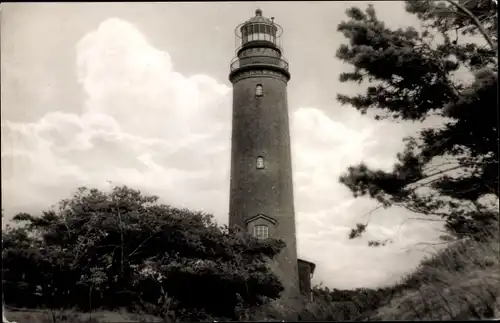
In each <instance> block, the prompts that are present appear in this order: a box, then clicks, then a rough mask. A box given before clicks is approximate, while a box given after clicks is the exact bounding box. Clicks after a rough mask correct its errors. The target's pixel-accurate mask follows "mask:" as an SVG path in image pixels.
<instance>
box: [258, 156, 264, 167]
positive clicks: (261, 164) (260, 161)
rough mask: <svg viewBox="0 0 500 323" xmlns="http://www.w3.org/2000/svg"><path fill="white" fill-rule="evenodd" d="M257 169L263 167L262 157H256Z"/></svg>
mask: <svg viewBox="0 0 500 323" xmlns="http://www.w3.org/2000/svg"><path fill="white" fill-rule="evenodd" d="M256 166H257V169H263V168H264V157H261V156H259V157H257V163H256Z"/></svg>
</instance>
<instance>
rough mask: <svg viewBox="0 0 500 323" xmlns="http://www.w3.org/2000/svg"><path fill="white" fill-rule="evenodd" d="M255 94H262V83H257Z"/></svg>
mask: <svg viewBox="0 0 500 323" xmlns="http://www.w3.org/2000/svg"><path fill="white" fill-rule="evenodd" d="M255 96H262V84H257V86H256V87H255Z"/></svg>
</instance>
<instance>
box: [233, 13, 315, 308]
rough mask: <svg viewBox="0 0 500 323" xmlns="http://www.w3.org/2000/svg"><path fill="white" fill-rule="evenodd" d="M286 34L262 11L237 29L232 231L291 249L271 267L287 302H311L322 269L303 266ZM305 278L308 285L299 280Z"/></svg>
mask: <svg viewBox="0 0 500 323" xmlns="http://www.w3.org/2000/svg"><path fill="white" fill-rule="evenodd" d="M282 32H283V29H282V28H281V27H280V26H279V25H278V24H276V23H275V22H274V18H266V17H264V16H263V14H262V10H260V9H257V10H256V11H255V16H254V17H252V18H250V19H249V20H248V21H246V22H244V23H242V24H240V25H239V26H238V27H236V40H237V45H236V57H235V58H234V59H233V60H232V62H231V64H230V73H229V80H230V81H231V83H232V85H233V114H232V138H231V179H230V197H229V199H230V201H229V225H230V226H238V227H241V228H243V229H244V230H246V231H248V232H249V233H250V234H252V235H253V236H255V237H256V238H258V239H267V238H277V239H281V240H283V241H284V242H285V243H286V247H285V248H284V249H283V250H282V251H281V252H280V254H278V255H277V256H276V257H275V258H274V259H273V260H272V261H271V267H272V268H273V271H274V272H275V274H276V275H277V276H278V277H279V278H280V280H281V282H282V283H283V286H284V288H285V290H284V292H283V293H282V298H284V299H295V298H298V297H300V295H301V293H302V294H303V295H307V297H309V295H310V280H311V277H312V273H313V272H314V267H315V266H314V264H313V263H310V262H307V261H304V260H298V258H297V239H296V232H295V210H294V199H293V184H292V183H293V181H292V160H291V149H290V126H289V117H288V102H287V84H288V82H289V81H290V77H291V75H290V71H289V65H288V62H287V61H286V60H285V58H284V56H283V48H282V47H281V42H280V36H281V34H282ZM299 277H300V279H299Z"/></svg>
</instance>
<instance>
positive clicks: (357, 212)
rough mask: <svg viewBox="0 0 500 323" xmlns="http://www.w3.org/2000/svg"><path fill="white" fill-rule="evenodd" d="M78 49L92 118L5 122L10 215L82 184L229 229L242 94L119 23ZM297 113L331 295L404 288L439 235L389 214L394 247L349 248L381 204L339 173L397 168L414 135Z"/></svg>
mask: <svg viewBox="0 0 500 323" xmlns="http://www.w3.org/2000/svg"><path fill="white" fill-rule="evenodd" d="M76 52H77V75H78V81H79V83H80V84H81V86H82V87H83V89H84V91H85V94H86V101H85V103H84V108H83V111H82V112H81V114H71V113H66V112H64V111H54V112H50V113H48V114H46V115H45V116H44V117H43V118H41V119H40V120H38V121H37V122H34V123H15V122H9V121H5V122H3V123H2V169H3V174H4V176H3V179H2V181H3V182H2V184H3V190H2V194H3V198H4V199H3V203H4V205H3V207H4V208H5V209H6V211H7V213H8V212H9V211H12V212H13V211H21V210H23V211H24V210H28V211H29V210H39V209H43V208H46V207H48V206H49V205H50V204H54V203H56V202H57V201H58V200H59V199H61V198H63V197H66V196H67V195H68V194H69V193H70V192H72V191H73V190H74V189H75V188H76V187H78V186H81V185H87V186H92V187H99V188H107V187H109V183H108V181H112V182H113V183H114V184H126V185H129V186H131V187H134V188H138V189H141V190H143V191H144V192H146V193H153V194H156V195H159V196H160V197H161V199H162V201H163V202H166V203H169V204H173V205H175V206H186V207H189V208H192V209H198V210H201V209H202V210H205V211H207V212H211V213H213V214H215V216H216V218H217V219H218V221H219V222H221V223H226V222H227V211H228V198H229V195H228V192H229V162H230V135H231V134H230V127H231V119H230V117H231V91H230V90H231V89H230V88H229V87H228V86H226V85H224V84H221V83H219V82H218V81H217V80H214V79H213V78H211V77H209V76H207V75H194V76H191V77H186V76H184V75H181V74H179V73H178V72H176V71H175V69H174V66H173V63H172V60H171V58H170V56H169V55H168V53H166V52H162V51H160V50H158V49H156V48H153V47H152V46H151V45H149V44H148V43H147V41H146V39H145V38H144V36H143V35H142V34H141V33H140V32H139V31H138V30H137V29H136V28H135V27H134V26H133V25H131V24H130V23H128V22H126V21H123V20H119V19H109V20H106V21H104V22H103V23H101V24H100V25H99V27H98V28H97V29H96V30H95V31H92V32H90V33H88V34H87V35H85V36H84V37H83V39H82V40H81V41H80V42H79V43H78V45H77V46H76ZM9 108H12V109H13V108H15V107H4V109H9ZM291 110H294V111H296V112H295V113H293V115H292V116H291V128H292V129H291V133H292V151H293V167H294V183H295V204H296V210H297V231H298V239H299V253H300V254H301V255H305V258H307V259H310V260H312V261H314V262H316V263H317V266H318V267H317V268H318V269H317V272H318V274H317V280H322V281H324V282H325V283H327V285H330V286H332V287H338V288H346V287H357V286H374V285H377V284H380V283H384V282H387V281H391V280H392V281H393V280H394V279H395V278H397V277H399V276H400V275H401V274H402V273H404V272H405V271H407V270H408V269H409V268H411V267H412V266H414V265H415V264H416V263H417V262H418V260H419V259H420V257H421V255H420V254H416V253H415V252H410V253H407V252H405V251H404V249H405V248H407V247H408V246H411V245H413V244H414V243H415V242H417V241H418V240H419V237H422V236H423V237H424V238H423V239H424V240H425V239H429V238H432V237H433V233H429V230H430V229H431V226H430V225H425V226H422V225H421V226H420V227H418V228H416V229H415V227H408V226H405V227H403V229H399V224H400V222H401V218H402V217H403V216H402V215H401V214H400V213H401V211H400V210H389V211H387V212H383V214H381V215H377V217H376V219H375V217H374V220H373V221H372V224H370V225H371V228H372V229H371V231H370V233H369V235H372V238H377V239H378V238H384V237H392V238H394V237H395V236H394V234H395V233H397V232H398V230H399V233H398V234H397V237H396V241H395V243H394V244H392V245H391V246H389V247H387V248H379V249H373V248H368V247H367V246H366V240H367V239H369V238H370V236H367V237H366V238H364V239H363V240H360V241H358V240H354V241H351V240H348V239H347V233H348V231H349V228H350V227H352V226H353V225H354V224H355V223H356V222H359V221H360V219H361V220H362V221H363V220H364V219H363V218H362V217H361V216H362V214H364V213H366V212H367V211H369V210H370V209H371V208H372V207H373V206H374V203H373V201H366V200H354V199H353V198H352V196H351V194H350V192H349V191H348V190H347V189H346V188H345V187H343V186H341V185H340V184H339V183H338V176H339V175H340V174H341V173H342V172H343V171H345V169H346V167H347V166H348V165H351V164H356V163H358V162H360V161H363V160H364V161H367V162H368V163H369V164H371V165H373V166H376V167H381V168H388V167H390V166H391V164H392V163H393V161H394V160H393V158H394V156H395V153H396V152H397V151H399V150H400V148H401V143H400V139H401V136H402V134H403V132H404V131H403V128H404V126H402V125H394V124H390V123H374V122H373V121H372V120H371V119H370V118H368V117H361V116H359V114H358V113H357V112H355V111H353V112H352V113H353V117H352V122H347V123H344V124H343V123H340V122H336V121H335V120H332V119H330V118H329V117H328V116H327V115H325V114H324V113H323V112H322V111H321V110H320V109H317V108H312V107H303V108H299V109H297V110H295V109H291ZM412 228H413V229H412ZM401 230H403V232H404V234H401ZM412 233H413V234H412Z"/></svg>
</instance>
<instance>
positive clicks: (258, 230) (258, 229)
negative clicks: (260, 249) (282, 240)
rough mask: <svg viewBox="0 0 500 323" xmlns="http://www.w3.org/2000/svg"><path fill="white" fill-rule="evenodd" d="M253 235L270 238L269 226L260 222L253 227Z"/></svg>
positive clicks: (259, 237)
mask: <svg viewBox="0 0 500 323" xmlns="http://www.w3.org/2000/svg"><path fill="white" fill-rule="evenodd" d="M253 236H254V237H256V238H257V239H267V238H269V228H268V227H267V225H263V224H259V225H256V226H254V227H253Z"/></svg>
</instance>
